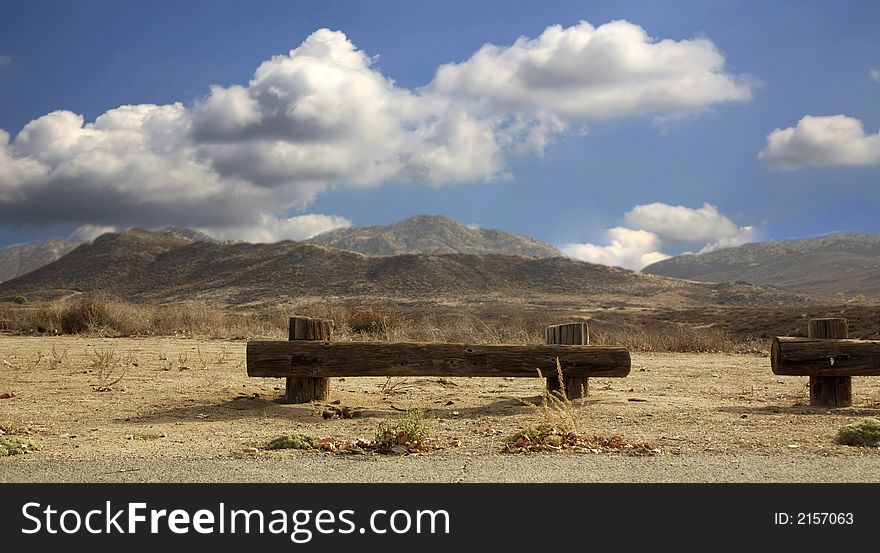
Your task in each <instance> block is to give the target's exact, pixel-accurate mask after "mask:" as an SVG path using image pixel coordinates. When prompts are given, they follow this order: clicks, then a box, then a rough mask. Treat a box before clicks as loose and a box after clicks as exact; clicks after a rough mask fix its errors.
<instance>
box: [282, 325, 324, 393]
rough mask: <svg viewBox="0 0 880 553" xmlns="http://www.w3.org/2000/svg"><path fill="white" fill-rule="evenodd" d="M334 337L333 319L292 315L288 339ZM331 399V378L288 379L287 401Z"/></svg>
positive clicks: (317, 339) (316, 339) (318, 339)
mask: <svg viewBox="0 0 880 553" xmlns="http://www.w3.org/2000/svg"><path fill="white" fill-rule="evenodd" d="M332 338H333V321H332V320H330V319H312V318H308V317H291V318H290V326H289V332H288V338H287V339H288V340H315V341H327V340H331V339H332ZM328 399H330V379H329V378H323V377H317V378H313V377H296V378H288V379H287V389H286V392H285V395H284V400H285V402H286V403H308V402H310V401H314V400H317V401H327V400H328Z"/></svg>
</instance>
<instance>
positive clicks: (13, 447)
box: [0, 436, 37, 457]
mask: <svg viewBox="0 0 880 553" xmlns="http://www.w3.org/2000/svg"><path fill="white" fill-rule="evenodd" d="M36 449H37V447H36V446H35V445H34V444H32V443H30V442H26V441H24V440H21V439H19V438H13V437H12V436H0V457H6V456H9V455H19V454H22V453H31V452H32V451H34V450H36Z"/></svg>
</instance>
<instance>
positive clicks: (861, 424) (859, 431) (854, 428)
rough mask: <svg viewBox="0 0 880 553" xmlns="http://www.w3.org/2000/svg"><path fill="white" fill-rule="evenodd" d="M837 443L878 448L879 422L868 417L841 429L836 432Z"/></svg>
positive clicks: (879, 444)
mask: <svg viewBox="0 0 880 553" xmlns="http://www.w3.org/2000/svg"><path fill="white" fill-rule="evenodd" d="M837 443H839V444H841V445H860V446H869V447H878V446H880V420H877V419H875V418H870V417H869V418H864V419H862V420H860V421H856V422H854V423H852V424H847V425H846V426H843V427H841V429H840V430H838V431H837Z"/></svg>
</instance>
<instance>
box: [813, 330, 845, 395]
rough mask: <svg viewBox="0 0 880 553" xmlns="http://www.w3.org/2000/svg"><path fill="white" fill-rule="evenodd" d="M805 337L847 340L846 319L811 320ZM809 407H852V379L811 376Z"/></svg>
mask: <svg viewBox="0 0 880 553" xmlns="http://www.w3.org/2000/svg"><path fill="white" fill-rule="evenodd" d="M807 336H809V337H810V338H816V339H831V338H849V324H848V323H847V321H846V319H839V318H828V319H812V320H811V321H810V322H809V325H808V327H807ZM829 362H830V361H829ZM810 405H813V406H815V407H850V406H852V377H851V376H818V375H811V376H810Z"/></svg>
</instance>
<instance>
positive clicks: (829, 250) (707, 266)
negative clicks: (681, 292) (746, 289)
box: [642, 233, 880, 300]
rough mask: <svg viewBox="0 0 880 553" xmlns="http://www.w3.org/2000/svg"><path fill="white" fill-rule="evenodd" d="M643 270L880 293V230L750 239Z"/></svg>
mask: <svg viewBox="0 0 880 553" xmlns="http://www.w3.org/2000/svg"><path fill="white" fill-rule="evenodd" d="M642 272H643V273H649V274H654V275H662V276H667V277H674V278H686V279H692V280H699V281H703V282H721V281H748V282H753V283H755V284H770V285H773V286H779V287H782V288H787V289H790V290H799V291H803V292H807V293H810V294H815V295H822V296H825V297H829V298H837V299H840V298H841V294H842V296H843V298H845V299H852V298H855V297H858V296H860V295H861V296H864V297H865V298H867V299H872V300H876V299H880V236H870V235H864V234H847V233H838V234H830V235H827V236H820V237H818V238H809V239H805V240H785V241H779V242H762V243H756V244H746V245H744V246H738V247H735V248H727V249H723V250H717V251H714V252H709V253H703V254H699V255H680V256H677V257H673V258H670V259H667V260H665V261H660V262H658V263H654V264H652V265H649V266H647V267H645V268H644V269H642Z"/></svg>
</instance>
